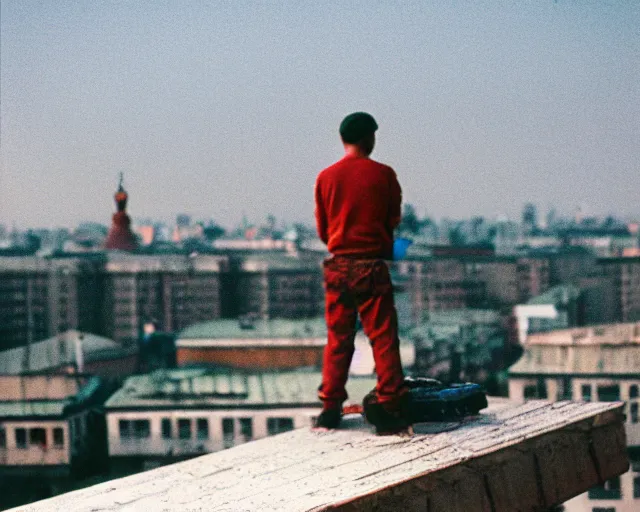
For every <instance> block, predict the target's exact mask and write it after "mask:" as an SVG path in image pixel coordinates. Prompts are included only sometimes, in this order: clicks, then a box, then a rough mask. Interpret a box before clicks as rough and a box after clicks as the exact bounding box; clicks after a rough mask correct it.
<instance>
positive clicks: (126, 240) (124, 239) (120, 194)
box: [105, 172, 138, 251]
mask: <svg viewBox="0 0 640 512" xmlns="http://www.w3.org/2000/svg"><path fill="white" fill-rule="evenodd" d="M123 182H124V173H122V172H121V173H120V180H119V182H118V190H117V191H116V193H115V195H114V196H113V198H114V199H115V202H116V208H117V211H116V213H114V214H113V219H112V222H111V229H110V230H109V234H108V235H107V240H106V242H105V249H119V250H121V251H134V250H135V249H136V248H137V247H138V243H137V241H136V237H135V235H134V234H133V232H132V231H131V219H130V218H129V215H127V200H128V199H129V195H128V194H127V191H126V190H125V189H124V185H123Z"/></svg>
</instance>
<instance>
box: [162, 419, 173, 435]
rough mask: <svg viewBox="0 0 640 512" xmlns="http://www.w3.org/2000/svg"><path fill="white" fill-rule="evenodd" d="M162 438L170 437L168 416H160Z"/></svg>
mask: <svg viewBox="0 0 640 512" xmlns="http://www.w3.org/2000/svg"><path fill="white" fill-rule="evenodd" d="M161 425H162V439H171V437H172V432H171V420H170V419H169V418H162V422H161Z"/></svg>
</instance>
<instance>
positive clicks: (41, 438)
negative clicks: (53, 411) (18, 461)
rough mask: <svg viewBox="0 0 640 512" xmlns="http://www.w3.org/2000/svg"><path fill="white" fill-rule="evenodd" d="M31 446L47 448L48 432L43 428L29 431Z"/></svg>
mask: <svg viewBox="0 0 640 512" xmlns="http://www.w3.org/2000/svg"><path fill="white" fill-rule="evenodd" d="M29 444H30V445H36V446H40V447H42V448H46V447H47V431H46V430H45V429H43V428H32V429H29Z"/></svg>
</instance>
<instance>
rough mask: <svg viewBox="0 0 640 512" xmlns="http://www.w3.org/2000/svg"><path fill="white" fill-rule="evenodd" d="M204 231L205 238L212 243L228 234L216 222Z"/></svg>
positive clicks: (208, 225)
mask: <svg viewBox="0 0 640 512" xmlns="http://www.w3.org/2000/svg"><path fill="white" fill-rule="evenodd" d="M202 231H203V233H204V236H205V238H206V239H207V240H208V241H210V242H212V241H213V240H215V239H217V238H220V237H221V236H224V235H225V233H226V230H225V229H224V228H223V227H221V226H219V225H218V224H216V223H215V222H210V223H209V224H207V225H206V226H205V227H204V228H203V230H202Z"/></svg>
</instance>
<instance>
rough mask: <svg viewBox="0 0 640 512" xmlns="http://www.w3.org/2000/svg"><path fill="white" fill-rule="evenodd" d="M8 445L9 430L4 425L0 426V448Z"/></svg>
mask: <svg viewBox="0 0 640 512" xmlns="http://www.w3.org/2000/svg"><path fill="white" fill-rule="evenodd" d="M6 447H7V431H6V430H5V429H4V427H0V448H6Z"/></svg>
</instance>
